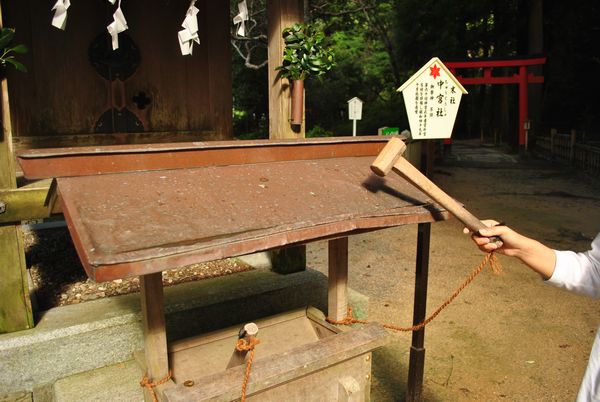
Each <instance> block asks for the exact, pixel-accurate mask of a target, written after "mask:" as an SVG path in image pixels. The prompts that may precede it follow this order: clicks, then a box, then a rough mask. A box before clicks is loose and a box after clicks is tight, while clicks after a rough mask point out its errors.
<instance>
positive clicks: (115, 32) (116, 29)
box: [106, 0, 129, 50]
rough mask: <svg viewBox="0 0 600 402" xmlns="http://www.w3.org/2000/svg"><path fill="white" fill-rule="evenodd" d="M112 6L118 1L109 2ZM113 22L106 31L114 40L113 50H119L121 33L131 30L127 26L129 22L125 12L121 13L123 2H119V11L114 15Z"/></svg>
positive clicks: (111, 0)
mask: <svg viewBox="0 0 600 402" xmlns="http://www.w3.org/2000/svg"><path fill="white" fill-rule="evenodd" d="M108 1H110V2H111V3H112V4H114V3H115V2H116V0H108ZM113 18H114V20H113V22H111V23H110V24H109V25H108V26H107V27H106V29H107V30H108V33H109V34H110V36H111V38H112V48H113V50H117V49H118V48H119V33H121V32H123V31H125V30H127V28H129V27H128V26H127V20H125V15H123V11H121V0H119V5H118V6H117V10H116V11H115V13H114V14H113Z"/></svg>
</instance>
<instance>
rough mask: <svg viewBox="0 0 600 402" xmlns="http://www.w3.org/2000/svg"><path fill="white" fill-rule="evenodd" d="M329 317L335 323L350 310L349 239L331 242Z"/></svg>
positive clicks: (343, 238)
mask: <svg viewBox="0 0 600 402" xmlns="http://www.w3.org/2000/svg"><path fill="white" fill-rule="evenodd" d="M327 301H328V315H329V317H330V318H331V319H333V320H335V321H340V320H342V319H344V317H346V313H347V310H348V238H347V237H342V238H339V239H333V240H329V286H328V289H327Z"/></svg>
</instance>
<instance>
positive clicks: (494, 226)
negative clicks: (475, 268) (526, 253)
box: [463, 219, 528, 256]
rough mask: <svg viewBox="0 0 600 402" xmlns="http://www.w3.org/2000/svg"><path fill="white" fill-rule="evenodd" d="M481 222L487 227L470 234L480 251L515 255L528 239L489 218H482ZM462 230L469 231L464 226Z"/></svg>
mask: <svg viewBox="0 0 600 402" xmlns="http://www.w3.org/2000/svg"><path fill="white" fill-rule="evenodd" d="M482 223H483V224H484V225H486V226H487V228H486V229H481V230H479V231H478V232H473V233H472V234H471V238H472V239H473V241H474V242H475V244H477V246H478V247H479V249H480V250H481V251H484V252H486V253H491V252H492V251H496V252H498V253H500V254H505V255H509V256H515V255H517V254H518V253H519V251H520V250H521V249H522V248H523V247H525V245H526V243H527V240H528V239H527V238H526V237H525V236H522V235H520V234H518V233H517V232H515V231H514V230H512V229H511V228H509V227H508V226H505V225H503V224H501V223H499V222H498V221H495V220H491V219H488V220H484V221H482ZM463 232H464V233H470V232H471V231H470V230H469V229H467V228H464V229H463Z"/></svg>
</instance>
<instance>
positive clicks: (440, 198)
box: [392, 157, 486, 232]
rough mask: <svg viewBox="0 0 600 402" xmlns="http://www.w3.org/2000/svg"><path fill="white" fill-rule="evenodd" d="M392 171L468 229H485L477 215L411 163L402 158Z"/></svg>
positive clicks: (475, 230)
mask: <svg viewBox="0 0 600 402" xmlns="http://www.w3.org/2000/svg"><path fill="white" fill-rule="evenodd" d="M392 170H393V171H395V172H396V173H398V174H399V175H401V176H402V177H404V178H405V179H406V180H407V181H409V182H410V183H411V184H412V185H414V186H416V187H417V188H418V189H420V190H421V191H423V192H424V193H425V194H427V195H428V196H429V197H431V198H432V199H433V200H434V201H435V202H437V203H438V204H440V205H441V206H443V207H444V208H446V210H448V211H449V212H450V213H451V214H452V215H454V216H455V217H456V218H457V219H458V220H459V221H461V222H462V223H463V224H464V225H465V226H466V227H467V228H469V229H470V230H472V231H473V232H477V231H479V229H484V228H486V226H485V225H484V224H483V222H481V221H480V220H479V219H477V217H475V215H473V214H472V213H470V212H469V211H467V210H466V209H465V208H464V207H463V206H462V205H460V204H459V203H458V202H456V200H455V199H454V198H452V197H450V196H449V195H448V194H446V193H445V192H444V191H443V190H442V189H441V188H439V187H438V186H436V185H435V183H433V182H432V181H431V180H429V179H428V178H427V176H425V175H424V174H423V173H421V172H420V171H419V170H418V169H417V168H416V167H414V166H413V165H412V164H411V163H410V162H409V161H407V160H406V159H404V158H402V157H400V158H399V159H398V160H397V161H396V163H394V166H393V167H392Z"/></svg>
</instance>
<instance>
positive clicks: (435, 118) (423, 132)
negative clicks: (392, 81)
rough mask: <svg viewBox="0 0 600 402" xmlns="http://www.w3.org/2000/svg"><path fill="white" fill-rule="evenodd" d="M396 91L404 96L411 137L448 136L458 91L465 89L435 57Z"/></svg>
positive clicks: (457, 99)
mask: <svg viewBox="0 0 600 402" xmlns="http://www.w3.org/2000/svg"><path fill="white" fill-rule="evenodd" d="M398 91H401V92H402V95H403V96H404V103H405V105H406V112H407V115H408V122H409V124H410V130H411V132H412V138H413V139H416V140H418V139H432V138H449V137H450V136H451V134H452V127H453V126H454V120H455V119H456V115H457V113H458V106H459V104H460V98H461V96H462V94H466V93H467V91H466V90H465V89H464V88H463V86H462V85H461V84H460V83H459V82H458V80H456V78H454V76H453V75H452V73H450V71H449V70H448V69H447V68H446V66H444V64H443V63H442V62H441V61H440V60H439V59H438V58H436V57H434V58H433V59H431V60H430V61H429V62H428V63H427V64H425V66H423V67H422V68H421V69H420V70H419V71H418V72H417V73H416V74H414V75H413V76H412V77H411V78H410V79H409V80H408V81H406V82H405V83H404V84H403V85H402V86H401V87H400V88H399V89H398Z"/></svg>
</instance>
